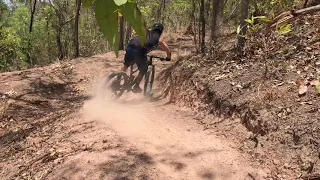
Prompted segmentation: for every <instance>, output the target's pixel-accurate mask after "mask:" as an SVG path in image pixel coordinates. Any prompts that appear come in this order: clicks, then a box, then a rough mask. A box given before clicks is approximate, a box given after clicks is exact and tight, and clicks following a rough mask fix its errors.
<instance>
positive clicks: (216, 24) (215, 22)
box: [211, 0, 224, 41]
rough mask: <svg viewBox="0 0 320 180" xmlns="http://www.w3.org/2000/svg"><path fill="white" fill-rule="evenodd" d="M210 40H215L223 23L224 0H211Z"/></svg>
mask: <svg viewBox="0 0 320 180" xmlns="http://www.w3.org/2000/svg"><path fill="white" fill-rule="evenodd" d="M212 4H213V11H212V24H211V40H212V41H216V40H217V37H218V36H219V35H220V34H221V27H222V25H223V13H224V0H213V1H212Z"/></svg>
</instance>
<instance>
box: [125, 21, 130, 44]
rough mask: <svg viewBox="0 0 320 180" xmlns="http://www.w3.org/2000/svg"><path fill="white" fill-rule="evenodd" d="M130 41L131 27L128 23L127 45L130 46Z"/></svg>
mask: <svg viewBox="0 0 320 180" xmlns="http://www.w3.org/2000/svg"><path fill="white" fill-rule="evenodd" d="M130 39H131V25H130V24H129V23H128V24H127V32H126V44H128V42H129V40H130Z"/></svg>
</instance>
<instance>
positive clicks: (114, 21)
mask: <svg viewBox="0 0 320 180" xmlns="http://www.w3.org/2000/svg"><path fill="white" fill-rule="evenodd" d="M117 8H118V6H117V5H116V4H115V3H114V1H113V0H97V2H96V9H95V14H96V19H97V23H98V25H99V27H100V29H101V31H102V33H103V34H104V36H105V37H106V39H107V41H108V42H109V44H111V46H112V48H113V50H114V52H115V54H116V56H117V57H118V55H119V31H118V11H117Z"/></svg>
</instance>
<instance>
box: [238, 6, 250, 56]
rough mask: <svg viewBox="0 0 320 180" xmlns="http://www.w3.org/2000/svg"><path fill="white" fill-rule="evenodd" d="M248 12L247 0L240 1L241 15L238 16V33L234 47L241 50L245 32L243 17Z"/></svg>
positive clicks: (245, 25)
mask: <svg viewBox="0 0 320 180" xmlns="http://www.w3.org/2000/svg"><path fill="white" fill-rule="evenodd" d="M248 13H249V0H242V2H241V16H240V33H239V35H238V39H237V44H236V48H237V50H238V51H242V49H243V47H244V43H245V35H246V33H247V23H246V22H245V19H246V18H248Z"/></svg>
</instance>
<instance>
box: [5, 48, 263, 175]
mask: <svg viewBox="0 0 320 180" xmlns="http://www.w3.org/2000/svg"><path fill="white" fill-rule="evenodd" d="M122 58H123V53H122V54H121V56H120V57H119V58H118V59H117V58H115V57H114V55H113V54H112V53H107V54H104V55H100V56H95V57H91V58H88V59H77V60H73V61H71V62H70V64H69V65H66V66H62V67H61V66H59V67H58V68H57V67H56V66H55V65H52V66H49V67H45V68H38V69H33V70H28V71H25V72H13V73H3V74H1V77H0V82H1V84H5V88H3V89H1V92H0V93H1V94H2V99H3V101H2V102H3V104H4V105H3V108H2V109H1V110H2V111H1V113H2V114H1V116H0V117H1V118H2V119H3V120H1V128H2V129H3V130H1V131H0V148H1V149H0V152H1V156H0V157H1V159H0V160H1V161H0V162H1V163H0V178H1V179H14V178H17V179H228V180H229V179H235V180H238V179H265V178H266V176H265V174H264V173H263V171H261V170H259V168H255V167H252V166H251V163H250V161H251V160H250V159H249V158H248V156H246V155H244V154H241V153H239V152H238V151H237V150H236V149H235V148H233V145H234V144H233V142H229V141H228V140H226V139H225V138H223V137H220V136H216V135H214V134H210V133H209V132H208V131H203V128H202V127H201V126H200V125H198V124H197V123H196V120H195V119H194V116H195V114H194V113H193V112H191V111H190V110H188V109H182V108H179V107H176V106H174V105H172V104H169V103H168V101H167V99H166V98H163V97H162V96H161V92H160V91H159V90H158V89H157V88H156V89H155V93H156V94H155V95H154V98H152V99H151V100H146V99H144V98H143V97H142V95H137V94H130V93H129V94H126V95H125V96H123V97H122V98H121V99H120V100H119V101H116V102H111V101H103V100H101V99H100V98H99V96H95V97H93V98H90V99H89V98H88V96H89V95H91V94H92V91H91V90H92V89H93V88H92V87H94V85H96V84H97V82H99V81H100V80H101V78H103V77H105V75H106V74H108V73H110V71H111V70H116V69H119V68H120V66H121V61H122ZM168 64H170V63H167V62H165V63H162V62H157V63H156V65H157V67H158V69H161V68H164V67H165V66H167V65H168ZM57 69H58V70H57ZM58 71H59V72H58ZM61 72H63V73H61ZM68 73H70V74H68ZM59 74H62V76H59ZM63 74H64V75H65V76H63ZM49 75H52V77H51V76H50V77H51V78H48V77H49ZM66 77H70V78H66ZM60 86H61V87H60ZM158 86H159V85H158ZM44 87H46V88H44ZM31 89H33V90H34V91H31ZM11 90H13V91H11ZM8 92H9V93H8ZM234 147H235V146H234Z"/></svg>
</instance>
